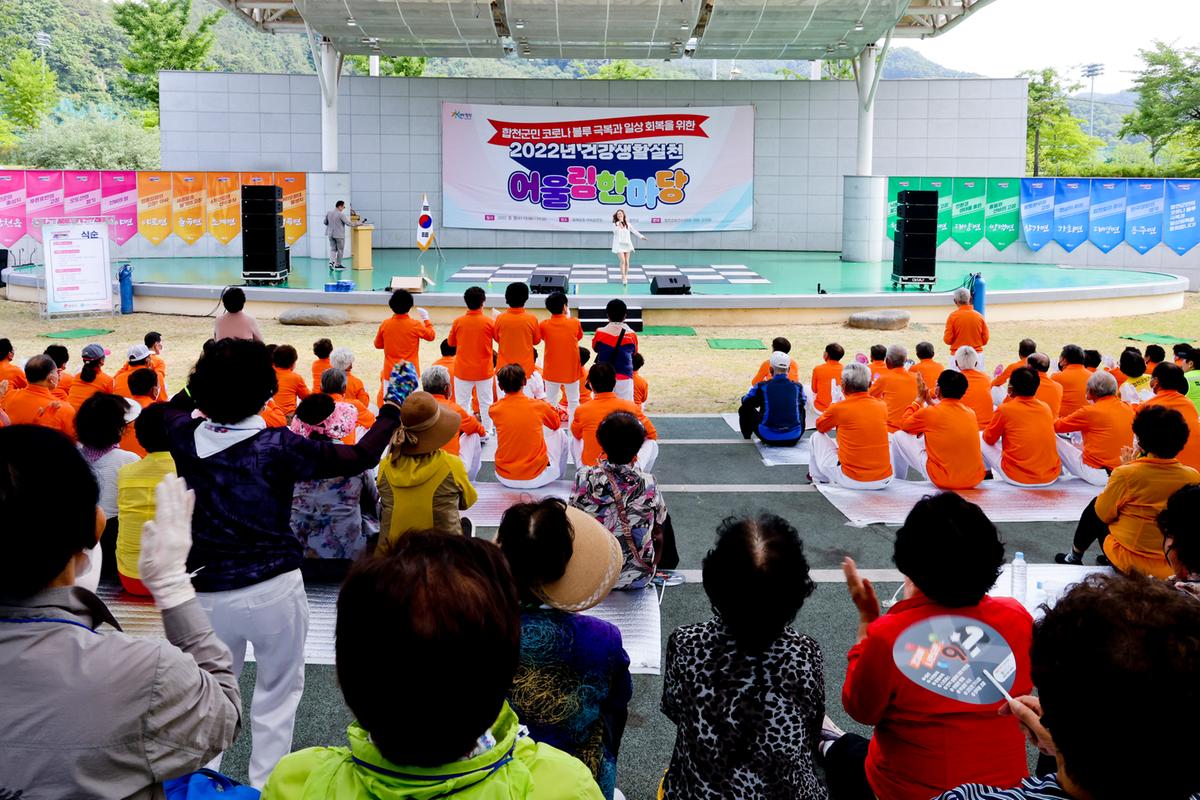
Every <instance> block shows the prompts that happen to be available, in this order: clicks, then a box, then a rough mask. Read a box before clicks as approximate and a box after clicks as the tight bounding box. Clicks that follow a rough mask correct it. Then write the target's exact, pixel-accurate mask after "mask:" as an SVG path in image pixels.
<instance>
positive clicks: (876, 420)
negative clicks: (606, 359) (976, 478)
mask: <svg viewBox="0 0 1200 800" xmlns="http://www.w3.org/2000/svg"><path fill="white" fill-rule="evenodd" d="M575 413H576V414H578V413H579V412H578V411H577V412H575ZM834 429H837V444H838V461H839V462H841V466H842V472H843V473H845V475H846V477H847V478H850V479H851V480H855V481H862V482H864V483H866V482H870V481H881V480H883V479H884V478H888V477H891V474H892V455H891V448H890V445H889V443H888V429H887V406H886V405H885V404H884V402H883V401H882V400H876V399H875V398H874V397H871V396H870V395H868V394H867V393H866V392H855V393H854V394H851V395H847V396H846V399H845V400H843V401H842V402H840V403H834V404H833V405H831V406H830V407H829V409H828V410H827V411H826V412H825V413H824V414H822V415H821V416H819V417H818V418H817V430H818V431H820V432H821V433H829V431H831V430H834Z"/></svg>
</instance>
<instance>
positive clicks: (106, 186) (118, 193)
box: [100, 170, 138, 245]
mask: <svg viewBox="0 0 1200 800" xmlns="http://www.w3.org/2000/svg"><path fill="white" fill-rule="evenodd" d="M137 203H138V196H137V173H136V172H125V171H115V170H114V171H105V172H101V173H100V213H101V215H103V216H105V217H112V222H110V223H109V226H108V235H109V239H111V240H112V243H113V244H118V245H121V244H125V243H126V242H128V241H129V240H130V239H132V238H133V236H134V234H136V233H137V230H138V226H137Z"/></svg>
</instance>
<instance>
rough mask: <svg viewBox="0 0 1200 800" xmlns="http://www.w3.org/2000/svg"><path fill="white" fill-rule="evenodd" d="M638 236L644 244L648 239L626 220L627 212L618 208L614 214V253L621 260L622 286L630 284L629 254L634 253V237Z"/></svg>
mask: <svg viewBox="0 0 1200 800" xmlns="http://www.w3.org/2000/svg"><path fill="white" fill-rule="evenodd" d="M634 236H636V237H638V238H639V239H641V240H642V241H643V242H644V241H646V237H645V236H642V234H641V233H640V232H639V231H638V229H637V228H635V227H633V225H632V224H630V222H629V220H627V219H626V218H625V210H624V209H620V208H618V209H617V210H616V211H615V212H613V241H612V251H613V252H614V253H616V254H617V258H619V259H620V260H621V283H622V285H628V284H629V254H630V253H632V252H633V250H634V248H633V237H634Z"/></svg>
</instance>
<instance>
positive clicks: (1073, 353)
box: [1050, 344, 1092, 417]
mask: <svg viewBox="0 0 1200 800" xmlns="http://www.w3.org/2000/svg"><path fill="white" fill-rule="evenodd" d="M1058 368H1059V370H1061V371H1060V372H1056V373H1055V374H1053V375H1051V376H1050V379H1051V380H1053V381H1054V382H1055V383H1057V384H1058V385H1059V386H1061V387H1062V388H1063V397H1062V405H1061V406H1060V407H1059V409H1058V415H1059V416H1060V417H1066V416H1069V415H1070V414H1072V413H1073V412H1075V411H1077V410H1079V409H1081V408H1083V406H1084V404H1085V403H1087V382H1088V378H1090V377H1091V375H1092V373H1090V372H1088V371H1087V368H1085V367H1084V366H1083V348H1082V347H1080V346H1079V345H1077V344H1069V345H1067V346H1066V347H1064V348H1063V349H1062V354H1061V355H1060V356H1059V357H1058Z"/></svg>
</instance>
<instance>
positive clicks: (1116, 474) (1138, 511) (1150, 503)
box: [1096, 458, 1200, 579]
mask: <svg viewBox="0 0 1200 800" xmlns="http://www.w3.org/2000/svg"><path fill="white" fill-rule="evenodd" d="M1192 483H1200V472H1197V471H1196V470H1194V469H1192V468H1191V467H1189V466H1185V465H1184V464H1181V463H1179V461H1178V460H1177V459H1174V458H1139V459H1138V460H1137V461H1134V462H1133V463H1131V464H1126V465H1124V466H1121V467H1117V468H1116V469H1114V470H1113V471H1112V475H1110V476H1109V478H1108V484H1107V485H1106V486H1105V487H1104V491H1102V492H1101V493H1100V496H1099V497H1097V498H1096V516H1098V517H1099V518H1100V520H1101V521H1102V522H1106V523H1108V538H1106V539H1105V540H1104V554H1105V555H1106V556H1108V560H1109V561H1111V562H1112V565H1113V566H1114V567H1116V568H1117V569H1118V570H1120V571H1121V572H1131V571H1133V570H1137V571H1138V572H1141V573H1143V574H1145V575H1152V576H1154V577H1155V578H1164V579H1165V578H1169V577H1171V575H1173V574H1174V570H1172V569H1171V568H1170V566H1169V565H1168V564H1167V557H1166V556H1165V555H1163V535H1162V531H1161V530H1159V528H1158V512H1160V511H1162V510H1163V507H1164V506H1165V505H1166V504H1167V499H1168V498H1170V496H1171V495H1173V494H1174V493H1175V492H1176V491H1177V490H1178V489H1180V488H1181V487H1183V486H1187V485H1188V484H1192Z"/></svg>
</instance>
